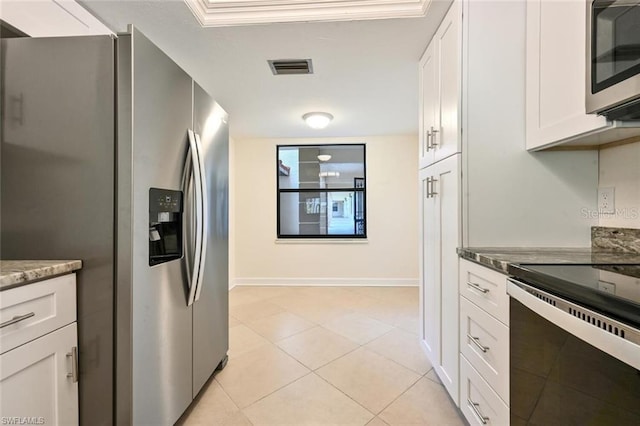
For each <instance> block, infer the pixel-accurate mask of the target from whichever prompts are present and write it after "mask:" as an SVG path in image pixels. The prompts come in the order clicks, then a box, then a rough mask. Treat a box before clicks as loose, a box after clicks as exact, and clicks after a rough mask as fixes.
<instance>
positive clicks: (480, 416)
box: [460, 355, 509, 426]
mask: <svg viewBox="0 0 640 426" xmlns="http://www.w3.org/2000/svg"><path fill="white" fill-rule="evenodd" d="M460 410H461V411H462V414H464V417H465V418H466V419H467V421H468V422H469V424H470V425H472V426H473V425H478V426H482V425H495V426H503V425H508V424H509V407H507V404H505V403H504V401H502V400H501V399H500V397H499V396H498V394H497V393H495V392H494V390H493V389H492V388H491V386H489V384H488V383H487V382H486V381H485V380H484V379H483V378H482V377H481V376H480V374H479V373H478V372H477V371H476V370H475V369H474V368H473V367H472V366H471V364H469V361H467V359H466V358H465V357H464V355H461V356H460Z"/></svg>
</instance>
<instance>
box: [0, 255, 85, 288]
mask: <svg viewBox="0 0 640 426" xmlns="http://www.w3.org/2000/svg"><path fill="white" fill-rule="evenodd" d="M81 268H82V261H81V260H0V291H1V290H7V289H9V288H13V287H17V286H21V285H24V284H30V283H32V282H35V281H41V280H44V279H47V278H52V277H55V276H58V275H62V274H68V273H71V272H74V271H77V270H78V269H81Z"/></svg>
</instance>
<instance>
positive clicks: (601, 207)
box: [598, 187, 616, 213]
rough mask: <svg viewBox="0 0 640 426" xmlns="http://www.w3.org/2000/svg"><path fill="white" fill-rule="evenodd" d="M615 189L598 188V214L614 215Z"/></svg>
mask: <svg viewBox="0 0 640 426" xmlns="http://www.w3.org/2000/svg"><path fill="white" fill-rule="evenodd" d="M615 202H616V200H615V188H613V187H611V188H598V212H600V213H615V211H616V206H615Z"/></svg>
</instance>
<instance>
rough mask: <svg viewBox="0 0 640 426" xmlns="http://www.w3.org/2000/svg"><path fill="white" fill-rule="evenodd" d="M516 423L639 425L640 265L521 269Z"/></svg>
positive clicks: (513, 370) (515, 284)
mask: <svg viewBox="0 0 640 426" xmlns="http://www.w3.org/2000/svg"><path fill="white" fill-rule="evenodd" d="M510 273H511V274H512V275H514V276H515V278H510V279H509V281H508V287H507V292H508V293H509V295H510V297H511V299H510V313H509V322H510V360H509V361H510V366H509V368H510V375H509V379H510V403H511V405H510V411H511V423H512V424H543V425H568V424H574V425H583V424H601V425H617V426H621V425H638V424H640V406H639V405H638V401H640V372H639V371H638V370H639V369H640V265H515V266H512V267H510Z"/></svg>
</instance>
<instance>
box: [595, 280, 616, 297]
mask: <svg viewBox="0 0 640 426" xmlns="http://www.w3.org/2000/svg"><path fill="white" fill-rule="evenodd" d="M598 289H599V290H601V291H604V292H606V293H611V294H616V285H615V284H613V283H608V282H606V281H600V280H598Z"/></svg>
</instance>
